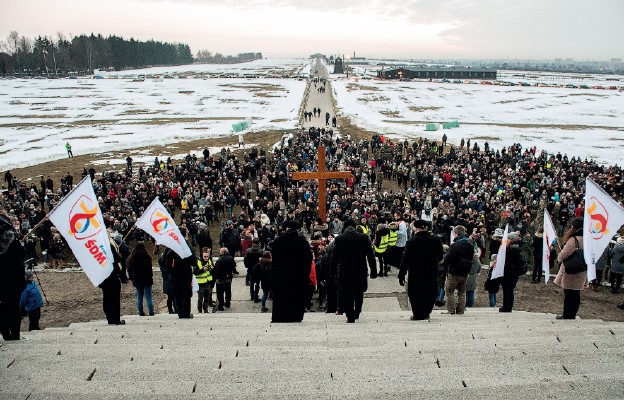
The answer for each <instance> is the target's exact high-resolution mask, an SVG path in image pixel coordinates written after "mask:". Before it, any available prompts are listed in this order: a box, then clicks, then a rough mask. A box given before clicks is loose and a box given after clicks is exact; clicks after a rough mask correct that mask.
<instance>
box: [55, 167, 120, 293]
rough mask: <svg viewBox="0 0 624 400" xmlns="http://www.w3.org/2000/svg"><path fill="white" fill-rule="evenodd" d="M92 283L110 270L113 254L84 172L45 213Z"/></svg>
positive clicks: (104, 276)
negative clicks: (67, 191)
mask: <svg viewBox="0 0 624 400" xmlns="http://www.w3.org/2000/svg"><path fill="white" fill-rule="evenodd" d="M48 218H49V219H50V221H51V222H52V223H53V224H54V226H56V228H57V229H58V230H59V232H60V233H61V235H63V237H64V238H65V240H66V241H67V244H68V245H69V248H70V249H71V250H72V252H73V253H74V256H75V257H76V260H77V261H78V264H80V266H81V267H82V270H83V271H84V272H85V274H87V277H88V278H89V280H90V281H91V283H93V285H94V286H98V285H99V284H100V283H102V281H103V280H104V279H106V278H108V276H109V275H110V274H111V272H112V271H113V262H114V260H113V253H112V251H111V248H110V241H109V238H108V233H107V232H106V227H105V226H104V219H103V218H102V212H101V211H100V207H99V206H98V202H97V197H96V196H95V193H94V192H93V186H92V185H91V177H90V176H89V175H87V176H86V177H85V178H84V179H83V180H82V181H81V182H80V183H79V184H78V185H77V186H76V187H75V188H74V189H73V190H72V191H71V192H69V193H68V194H67V196H65V197H64V198H63V200H62V201H61V202H60V203H59V204H58V205H57V206H56V207H54V209H53V210H52V211H51V212H50V214H48Z"/></svg>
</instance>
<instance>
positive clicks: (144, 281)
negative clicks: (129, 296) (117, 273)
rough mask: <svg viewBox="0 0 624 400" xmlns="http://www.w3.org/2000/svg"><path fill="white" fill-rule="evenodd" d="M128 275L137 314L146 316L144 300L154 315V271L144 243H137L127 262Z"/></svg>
mask: <svg viewBox="0 0 624 400" xmlns="http://www.w3.org/2000/svg"><path fill="white" fill-rule="evenodd" d="M126 264H127V268H128V274H129V275H130V280H131V281H132V285H133V286H134V289H135V292H136V299H137V312H138V313H139V315H141V316H144V315H145V312H144V310H143V298H145V301H146V302H147V311H148V313H149V315H154V302H153V300H152V285H154V273H153V271H152V257H151V256H150V255H149V254H148V252H147V249H146V248H145V243H144V242H137V243H136V244H135V245H134V250H132V253H131V254H130V256H128V259H127V260H126Z"/></svg>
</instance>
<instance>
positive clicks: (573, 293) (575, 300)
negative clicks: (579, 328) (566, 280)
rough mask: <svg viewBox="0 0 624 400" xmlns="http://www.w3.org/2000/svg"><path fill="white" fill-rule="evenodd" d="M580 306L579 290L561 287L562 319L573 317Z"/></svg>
mask: <svg viewBox="0 0 624 400" xmlns="http://www.w3.org/2000/svg"><path fill="white" fill-rule="evenodd" d="M580 306H581V291H580V290H574V289H563V319H575V318H576V313H577V312H578V310H579V307H580Z"/></svg>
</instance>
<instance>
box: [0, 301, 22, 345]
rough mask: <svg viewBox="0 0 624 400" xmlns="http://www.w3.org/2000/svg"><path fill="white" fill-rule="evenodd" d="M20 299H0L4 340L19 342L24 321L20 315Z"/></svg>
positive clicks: (0, 322) (0, 317)
mask: <svg viewBox="0 0 624 400" xmlns="http://www.w3.org/2000/svg"><path fill="white" fill-rule="evenodd" d="M19 300H20V297H19V296H16V297H15V298H2V299H0V332H2V338H3V339H4V340H19V338H20V325H21V324H22V319H21V318H20V314H19Z"/></svg>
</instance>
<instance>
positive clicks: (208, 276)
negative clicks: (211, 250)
mask: <svg viewBox="0 0 624 400" xmlns="http://www.w3.org/2000/svg"><path fill="white" fill-rule="evenodd" d="M206 265H210V266H212V259H210V260H208V261H207V263H206V264H203V263H202V260H197V266H198V267H199V269H203V268H204V266H206ZM195 279H197V283H198V284H199V285H202V284H205V283H208V282H212V279H213V278H212V273H211V272H210V271H203V272H202V273H201V274H199V275H195Z"/></svg>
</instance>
